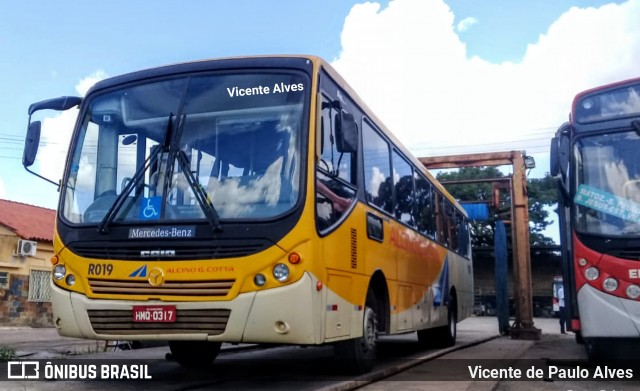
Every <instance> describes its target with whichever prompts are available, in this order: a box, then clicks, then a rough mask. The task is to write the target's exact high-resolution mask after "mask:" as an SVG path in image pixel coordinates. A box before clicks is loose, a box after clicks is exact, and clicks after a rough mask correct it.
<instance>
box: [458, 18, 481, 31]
mask: <svg viewBox="0 0 640 391" xmlns="http://www.w3.org/2000/svg"><path fill="white" fill-rule="evenodd" d="M477 23H478V19H476V18H474V17H472V16H469V17H466V18H464V19H462V20H461V21H460V22H458V31H459V32H465V31H467V30H469V29H470V28H471V26H473V25H474V24H477Z"/></svg>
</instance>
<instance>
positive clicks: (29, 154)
mask: <svg viewBox="0 0 640 391" xmlns="http://www.w3.org/2000/svg"><path fill="white" fill-rule="evenodd" d="M41 128H42V123H41V122H40V121H33V122H31V123H30V124H29V129H28V130H27V137H26V138H25V139H24V151H23V153H22V165H23V166H24V167H25V168H27V167H31V165H32V164H33V162H34V161H35V160H36V155H37V154H38V146H39V145H40V130H41Z"/></svg>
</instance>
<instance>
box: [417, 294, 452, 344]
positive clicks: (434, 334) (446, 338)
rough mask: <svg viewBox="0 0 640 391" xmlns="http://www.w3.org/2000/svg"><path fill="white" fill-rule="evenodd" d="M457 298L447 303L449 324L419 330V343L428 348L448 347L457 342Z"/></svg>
mask: <svg viewBox="0 0 640 391" xmlns="http://www.w3.org/2000/svg"><path fill="white" fill-rule="evenodd" d="M457 308H458V307H457V304H456V301H455V299H453V298H451V299H449V305H447V325H446V326H440V327H437V328H434V329H426V330H418V343H420V345H421V346H423V347H428V348H448V347H450V346H453V345H455V344H456V337H457V334H458V314H457V311H456V309H457Z"/></svg>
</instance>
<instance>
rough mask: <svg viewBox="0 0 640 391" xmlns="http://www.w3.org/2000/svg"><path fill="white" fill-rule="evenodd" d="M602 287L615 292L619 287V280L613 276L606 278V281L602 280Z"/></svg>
mask: <svg viewBox="0 0 640 391" xmlns="http://www.w3.org/2000/svg"><path fill="white" fill-rule="evenodd" d="M602 287H603V288H604V290H605V291H607V292H613V291H615V290H616V289H618V280H616V279H615V278H611V277H609V278H605V279H604V281H602Z"/></svg>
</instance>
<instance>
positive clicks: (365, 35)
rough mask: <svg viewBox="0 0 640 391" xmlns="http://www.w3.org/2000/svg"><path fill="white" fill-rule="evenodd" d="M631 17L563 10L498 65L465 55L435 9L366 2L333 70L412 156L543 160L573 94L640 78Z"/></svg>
mask: <svg viewBox="0 0 640 391" xmlns="http://www.w3.org/2000/svg"><path fill="white" fill-rule="evenodd" d="M634 15H635V16H634ZM637 15H640V0H629V1H627V2H626V3H623V4H620V5H615V4H610V5H606V6H603V7H600V8H598V9H596V8H587V9H582V8H577V7H574V8H571V9H570V10H568V11H567V12H565V13H564V14H563V15H561V16H560V18H559V19H558V20H556V21H555V22H554V23H553V24H552V25H551V26H550V27H549V29H548V31H547V32H546V33H545V34H542V35H540V37H539V40H538V42H536V43H535V44H531V45H529V46H528V47H527V50H526V53H525V55H524V57H523V58H522V60H521V61H519V62H518V63H512V62H503V63H499V64H496V63H491V62H489V61H487V60H485V59H482V58H479V57H476V56H473V57H470V56H469V55H468V53H467V50H466V46H465V44H464V43H463V42H462V41H461V40H460V37H459V36H458V34H457V33H456V30H455V27H454V15H453V13H452V11H451V10H450V9H449V7H448V6H447V5H446V4H445V3H444V2H443V1H442V0H392V1H391V2H389V5H388V7H386V8H384V9H381V6H380V5H379V4H377V3H370V2H368V3H364V4H358V5H355V6H354V7H353V8H352V9H351V12H350V13H349V15H348V16H347V18H346V20H345V23H344V28H343V31H342V37H341V39H342V52H341V53H340V55H339V56H338V58H337V60H335V61H334V63H333V65H334V66H335V67H336V69H337V70H338V71H339V72H340V73H341V74H342V75H343V76H344V77H345V79H346V80H347V81H348V82H349V83H350V84H351V86H352V87H353V88H354V89H355V90H356V91H358V93H359V95H360V96H361V97H362V98H363V99H364V101H365V102H367V104H368V105H369V106H370V107H371V108H372V110H373V111H374V112H375V113H376V115H377V116H378V117H379V118H380V119H381V120H382V121H383V122H384V123H385V124H386V125H387V126H388V127H389V128H390V129H391V130H392V131H393V132H394V133H395V134H396V135H397V136H398V137H399V138H400V140H401V141H402V142H403V143H404V144H405V145H407V146H410V148H411V149H412V151H413V152H414V153H415V154H416V155H418V156H428V155H445V154H458V153H471V152H488V151H496V150H521V149H526V150H527V152H530V153H535V152H537V153H545V152H546V151H547V150H548V146H549V141H550V138H551V137H552V135H553V133H554V132H555V130H556V129H557V127H559V126H560V124H561V123H562V122H564V121H566V120H567V118H568V113H569V110H570V106H571V101H572V99H573V96H575V94H576V93H578V92H580V91H582V90H584V89H587V88H590V87H594V86H597V85H600V84H604V83H608V82H613V81H617V80H621V79H625V78H629V77H634V76H637V75H638V73H637V72H638V71H637V64H639V63H640V25H639V24H638V23H637V20H636V19H637V18H636V16H637ZM539 165H540V164H539Z"/></svg>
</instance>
